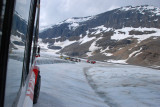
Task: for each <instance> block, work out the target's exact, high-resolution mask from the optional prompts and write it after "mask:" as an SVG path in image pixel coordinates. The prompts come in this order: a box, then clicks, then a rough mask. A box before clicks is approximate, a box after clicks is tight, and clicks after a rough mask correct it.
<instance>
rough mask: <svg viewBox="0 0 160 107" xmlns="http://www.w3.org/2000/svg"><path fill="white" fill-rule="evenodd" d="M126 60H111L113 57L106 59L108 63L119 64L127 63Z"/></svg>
mask: <svg viewBox="0 0 160 107" xmlns="http://www.w3.org/2000/svg"><path fill="white" fill-rule="evenodd" d="M126 61H127V60H113V59H110V60H107V62H110V63H119V64H127V63H126Z"/></svg>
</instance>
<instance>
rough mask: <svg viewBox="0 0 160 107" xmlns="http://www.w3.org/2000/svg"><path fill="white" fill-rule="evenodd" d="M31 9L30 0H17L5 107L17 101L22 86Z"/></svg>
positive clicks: (9, 106) (10, 47) (10, 46)
mask: <svg viewBox="0 0 160 107" xmlns="http://www.w3.org/2000/svg"><path fill="white" fill-rule="evenodd" d="M29 9H30V1H29V0H17V1H16V6H15V11H14V15H13V21H12V30H11V38H10V45H9V59H8V68H7V78H6V91H5V104H4V105H5V107H11V106H13V105H14V104H15V103H16V98H18V92H19V89H20V86H21V78H22V67H23V58H24V50H25V40H26V33H27V23H28V17H29Z"/></svg>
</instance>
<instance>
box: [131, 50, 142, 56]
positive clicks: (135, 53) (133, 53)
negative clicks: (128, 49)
mask: <svg viewBox="0 0 160 107" xmlns="http://www.w3.org/2000/svg"><path fill="white" fill-rule="evenodd" d="M141 50H142V48H140V49H139V50H137V51H134V52H132V53H131V54H130V55H129V58H131V57H132V56H133V55H134V57H135V56H138V55H139V54H141Z"/></svg>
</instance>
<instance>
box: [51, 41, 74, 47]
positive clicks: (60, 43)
mask: <svg viewBox="0 0 160 107" xmlns="http://www.w3.org/2000/svg"><path fill="white" fill-rule="evenodd" d="M75 42H76V41H69V40H65V41H63V42H60V41H58V42H55V43H54V46H60V47H62V48H64V47H66V46H68V45H71V44H73V43H75Z"/></svg>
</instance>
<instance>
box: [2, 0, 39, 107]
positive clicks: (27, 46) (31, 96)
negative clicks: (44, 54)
mask: <svg viewBox="0 0 160 107" xmlns="http://www.w3.org/2000/svg"><path fill="white" fill-rule="evenodd" d="M39 13H40V0H25V1H22V0H1V3H0V107H32V106H33V103H37V101H38V96H39V92H40V84H41V76H40V69H39V67H38V66H37V65H36V60H37V58H38V57H40V47H38V34H39ZM13 37H14V38H15V37H16V38H20V39H19V41H16V39H14V41H13ZM15 41H16V42H15ZM15 43H19V44H21V45H22V46H19V45H16V44H15Z"/></svg>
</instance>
